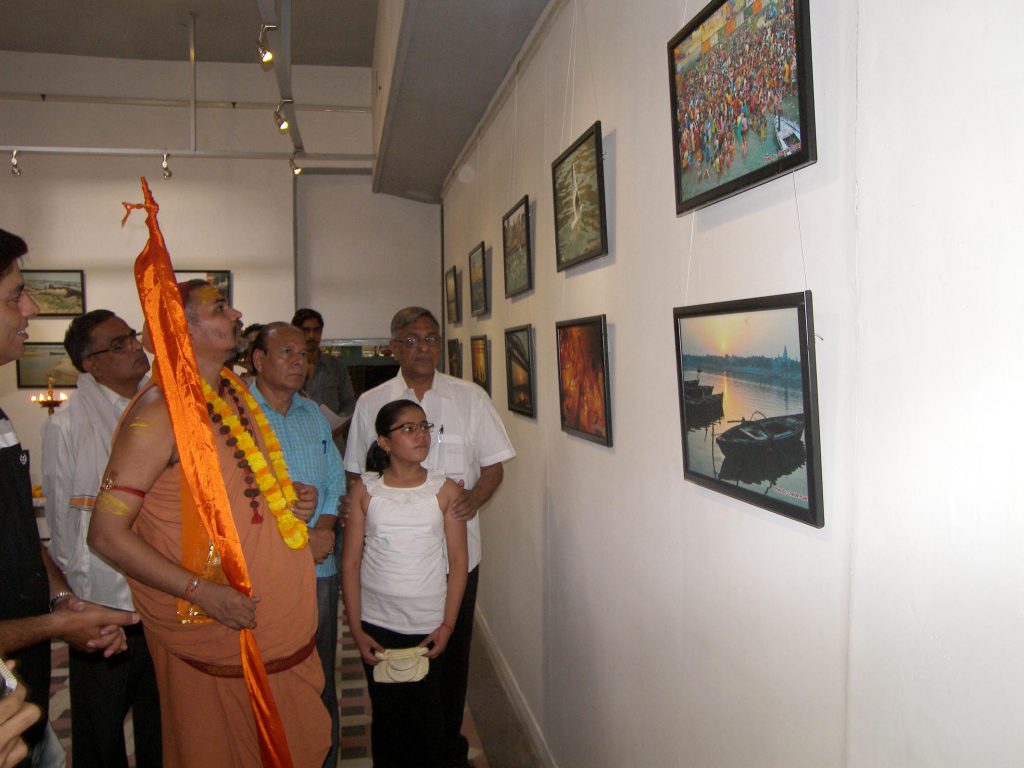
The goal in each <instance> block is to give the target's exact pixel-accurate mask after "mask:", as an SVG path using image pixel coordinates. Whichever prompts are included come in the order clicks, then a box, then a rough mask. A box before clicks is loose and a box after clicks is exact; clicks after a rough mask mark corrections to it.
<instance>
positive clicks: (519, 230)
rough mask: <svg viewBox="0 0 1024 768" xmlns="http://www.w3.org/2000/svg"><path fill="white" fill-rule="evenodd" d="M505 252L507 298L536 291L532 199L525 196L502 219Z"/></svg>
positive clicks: (502, 238)
mask: <svg viewBox="0 0 1024 768" xmlns="http://www.w3.org/2000/svg"><path fill="white" fill-rule="evenodd" d="M501 248H502V252H503V253H504V256H505V298H506V299H511V298H512V297H513V296H517V295H518V294H520V293H525V292H526V291H529V290H532V289H533V249H532V248H531V247H530V196H529V195H523V196H522V198H521V199H520V200H519V202H518V203H516V204H515V205H513V206H512V209H511V210H510V211H509V212H508V213H506V214H505V215H504V216H502V217H501Z"/></svg>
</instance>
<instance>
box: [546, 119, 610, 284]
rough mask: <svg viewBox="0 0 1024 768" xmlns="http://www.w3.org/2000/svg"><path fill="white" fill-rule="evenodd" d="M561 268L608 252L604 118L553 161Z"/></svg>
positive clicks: (557, 252) (557, 254)
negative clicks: (602, 124)
mask: <svg viewBox="0 0 1024 768" xmlns="http://www.w3.org/2000/svg"><path fill="white" fill-rule="evenodd" d="M551 185H552V187H553V190H554V200H555V266H556V267H557V268H558V271H559V272H561V271H562V270H563V269H567V268H568V267H571V266H572V265H574V264H579V263H581V262H584V261H587V260H588V259H594V258H597V257H598V256H603V255H604V254H606V253H608V217H607V214H606V211H605V204H604V154H603V150H602V148H601V121H600V120H598V121H597V122H596V123H594V124H593V125H592V126H590V127H589V128H587V130H586V131H584V132H583V135H582V136H580V137H579V138H578V139H576V141H574V142H573V144H572V146H571V147H569V148H568V149H567V150H565V152H563V153H562V154H561V155H559V156H558V158H557V159H556V160H555V162H553V163H552V164H551Z"/></svg>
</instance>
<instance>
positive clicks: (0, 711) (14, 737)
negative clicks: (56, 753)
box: [0, 664, 43, 768]
mask: <svg viewBox="0 0 1024 768" xmlns="http://www.w3.org/2000/svg"><path fill="white" fill-rule="evenodd" d="M11 666H13V664H12V665H11ZM42 714H43V713H42V710H40V709H39V707H37V706H36V705H35V704H28V703H26V702H25V686H24V685H21V684H19V685H18V687H17V688H16V689H15V690H14V691H12V692H11V693H9V694H7V695H6V696H4V697H3V699H0V768H14V766H16V765H18V764H19V763H20V762H21V761H22V760H24V759H25V756H26V755H28V747H27V746H26V745H25V742H24V741H23V740H22V739H21V734H23V733H24V732H25V729H26V728H28V727H29V726H30V725H32V723H34V722H35V721H36V720H38V719H39V717H40V715H42Z"/></svg>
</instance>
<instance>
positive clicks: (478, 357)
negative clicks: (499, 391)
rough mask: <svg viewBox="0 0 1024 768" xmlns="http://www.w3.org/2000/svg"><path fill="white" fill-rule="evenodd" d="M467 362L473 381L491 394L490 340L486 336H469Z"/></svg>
mask: <svg viewBox="0 0 1024 768" xmlns="http://www.w3.org/2000/svg"><path fill="white" fill-rule="evenodd" d="M469 362H470V368H471V369H472V374H473V382H474V383H476V384H479V385H480V386H481V387H483V388H484V389H485V390H486V391H487V394H488V395H489V394H491V342H490V340H489V339H488V338H487V337H486V336H470V337H469Z"/></svg>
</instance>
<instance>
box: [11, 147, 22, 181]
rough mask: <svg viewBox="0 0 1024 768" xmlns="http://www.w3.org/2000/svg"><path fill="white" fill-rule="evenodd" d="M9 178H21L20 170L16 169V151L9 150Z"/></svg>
mask: <svg viewBox="0 0 1024 768" xmlns="http://www.w3.org/2000/svg"><path fill="white" fill-rule="evenodd" d="M11 176H21V168H19V167H18V150H16V149H13V150H11Z"/></svg>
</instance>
